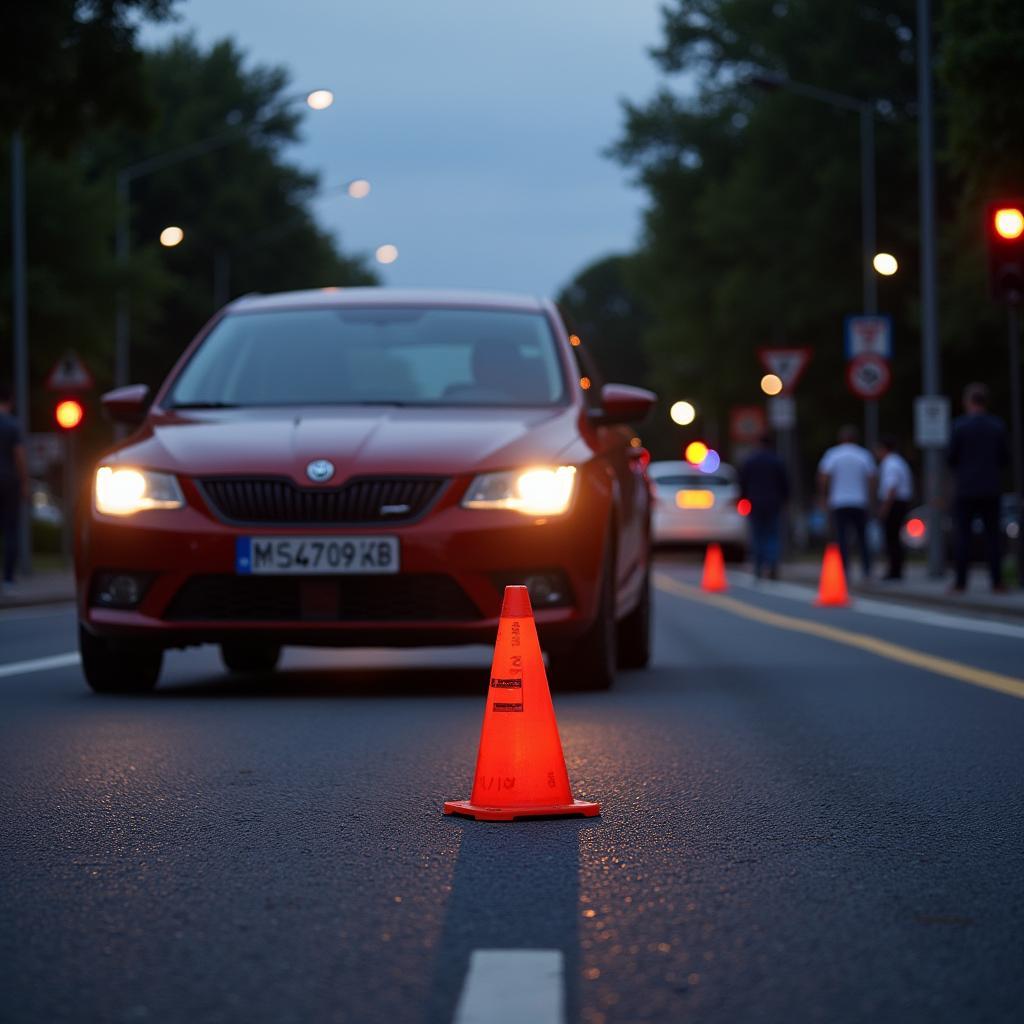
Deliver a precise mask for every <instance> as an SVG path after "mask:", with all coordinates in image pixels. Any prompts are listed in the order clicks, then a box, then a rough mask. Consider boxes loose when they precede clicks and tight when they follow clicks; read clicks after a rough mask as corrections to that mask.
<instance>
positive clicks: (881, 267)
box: [871, 252, 900, 277]
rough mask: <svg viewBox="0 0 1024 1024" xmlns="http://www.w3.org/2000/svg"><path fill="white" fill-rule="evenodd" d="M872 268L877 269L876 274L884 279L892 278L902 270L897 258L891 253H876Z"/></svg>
mask: <svg viewBox="0 0 1024 1024" xmlns="http://www.w3.org/2000/svg"><path fill="white" fill-rule="evenodd" d="M871 266H873V267H874V268H875V272H876V273H879V274H881V275H882V276H883V277H892V275H893V274H895V273H896V271H897V270H899V268H900V265H899V263H897V262H896V257H895V256H893V254H892V253H891V252H876V253H875V258H874V259H873V260H872V261H871Z"/></svg>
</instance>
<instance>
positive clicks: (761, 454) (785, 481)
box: [740, 434, 789, 580]
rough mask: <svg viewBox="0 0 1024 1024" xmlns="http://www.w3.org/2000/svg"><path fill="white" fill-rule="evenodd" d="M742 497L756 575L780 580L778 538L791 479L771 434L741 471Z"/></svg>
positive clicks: (764, 438) (763, 437)
mask: <svg viewBox="0 0 1024 1024" xmlns="http://www.w3.org/2000/svg"><path fill="white" fill-rule="evenodd" d="M740 497H741V498H746V500H747V501H749V502H750V539H751V547H752V548H753V555H754V575H755V576H756V577H757V578H758V579H760V578H761V576H762V575H764V573H765V572H766V571H767V573H768V576H769V577H770V578H771V579H773V580H774V579H778V578H779V536H780V530H781V523H782V510H783V507H784V506H785V504H786V502H787V501H788V500H789V476H788V474H787V473H786V467H785V464H784V463H783V461H782V459H780V458H779V456H778V455H776V453H775V448H774V445H773V443H772V438H771V435H770V434H765V435H764V436H762V438H761V445H760V448H759V449H758V451H756V452H754V454H753V455H751V456H750V458H748V459H747V461H746V462H744V463H743V465H742V466H741V467H740Z"/></svg>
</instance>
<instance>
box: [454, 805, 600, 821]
mask: <svg viewBox="0 0 1024 1024" xmlns="http://www.w3.org/2000/svg"><path fill="white" fill-rule="evenodd" d="M444 813H445V814H458V815H461V816H462V817H464V818H476V820H477V821H515V820H516V819H517V818H596V817H597V815H599V814H600V813H601V805H600V804H595V803H591V802H590V801H589V800H573V802H572V803H571V804H549V805H548V806H547V807H480V806H479V805H477V804H474V803H473V801H472V800H446V801H445V803H444Z"/></svg>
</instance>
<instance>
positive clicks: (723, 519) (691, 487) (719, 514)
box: [647, 462, 749, 561]
mask: <svg viewBox="0 0 1024 1024" xmlns="http://www.w3.org/2000/svg"><path fill="white" fill-rule="evenodd" d="M647 473H648V475H649V476H650V479H651V486H652V488H653V490H654V508H653V516H652V525H651V530H652V540H653V541H654V543H655V544H693V545H704V544H710V543H718V544H721V545H722V548H723V551H724V553H725V556H726V558H728V559H730V560H731V561H742V560H743V558H745V557H746V552H747V545H748V528H747V520H746V514H747V513H748V512H749V509H747V508H744V507H741V505H740V485H739V478H738V476H737V474H736V470H735V469H733V467H732V466H729V465H727V464H726V463H724V462H723V463H721V465H719V467H718V468H717V469H716V470H714V471H713V472H704V471H703V470H701V469H699V468H697V467H696V466H692V465H690V463H688V462H652V463H651V464H650V466H649V467H648V468H647Z"/></svg>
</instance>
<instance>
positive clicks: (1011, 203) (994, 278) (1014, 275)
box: [985, 199, 1024, 303]
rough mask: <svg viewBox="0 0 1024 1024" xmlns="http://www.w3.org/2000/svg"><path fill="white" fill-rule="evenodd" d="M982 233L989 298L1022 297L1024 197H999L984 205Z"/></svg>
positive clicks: (1009, 298)
mask: <svg viewBox="0 0 1024 1024" xmlns="http://www.w3.org/2000/svg"><path fill="white" fill-rule="evenodd" d="M985 234H986V241H987V244H988V274H989V284H990V286H991V288H992V297H993V298H994V299H995V300H996V301H997V302H1014V303H1017V302H1021V301H1022V300H1024V199H1000V200H998V201H997V202H992V203H989V204H988V206H987V207H986V216H985Z"/></svg>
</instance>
